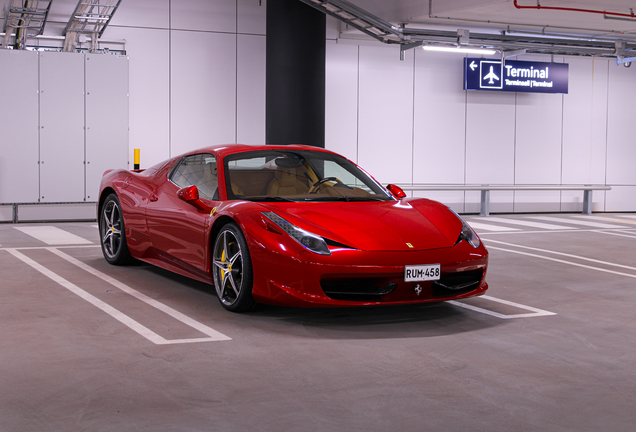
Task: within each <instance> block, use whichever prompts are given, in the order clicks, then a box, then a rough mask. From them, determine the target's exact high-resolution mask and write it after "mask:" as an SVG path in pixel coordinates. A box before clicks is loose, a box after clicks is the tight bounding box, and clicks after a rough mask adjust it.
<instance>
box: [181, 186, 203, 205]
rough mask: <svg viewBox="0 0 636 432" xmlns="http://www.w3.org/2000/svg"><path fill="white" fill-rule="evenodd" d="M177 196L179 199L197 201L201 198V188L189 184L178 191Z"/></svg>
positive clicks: (189, 201) (190, 201)
mask: <svg viewBox="0 0 636 432" xmlns="http://www.w3.org/2000/svg"><path fill="white" fill-rule="evenodd" d="M177 196H178V197H179V199H181V200H183V201H185V202H188V203H192V201H197V200H198V199H199V189H197V187H196V186H194V185H192V186H187V187H184V188H182V189H179V190H178V191H177Z"/></svg>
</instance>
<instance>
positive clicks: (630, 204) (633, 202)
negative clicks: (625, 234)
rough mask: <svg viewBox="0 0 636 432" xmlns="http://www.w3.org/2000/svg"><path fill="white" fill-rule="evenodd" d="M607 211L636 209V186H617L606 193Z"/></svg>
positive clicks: (613, 186)
mask: <svg viewBox="0 0 636 432" xmlns="http://www.w3.org/2000/svg"><path fill="white" fill-rule="evenodd" d="M605 211H607V212H615V211H630V212H633V211H636V186H633V185H632V186H615V185H612V190H610V191H607V192H606V193H605Z"/></svg>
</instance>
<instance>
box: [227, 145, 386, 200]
mask: <svg viewBox="0 0 636 432" xmlns="http://www.w3.org/2000/svg"><path fill="white" fill-rule="evenodd" d="M224 167H225V184H226V190H227V192H228V199H241V200H248V201H297V202H298V201H393V199H394V198H393V197H392V196H391V195H390V194H389V193H388V192H387V191H386V189H384V188H383V187H382V186H381V185H379V184H378V183H377V182H376V181H375V180H373V179H372V178H371V177H369V176H368V175H367V174H366V173H365V172H364V171H362V170H361V169H360V168H358V167H357V166H356V165H355V164H353V163H351V162H349V161H348V160H347V159H345V158H343V157H342V156H338V155H334V154H331V153H323V152H316V151H310V150H295V149H294V150H292V149H290V150H289V151H288V150H285V149H279V150H258V151H253V152H244V153H237V154H234V155H230V156H228V157H226V158H225V160H224Z"/></svg>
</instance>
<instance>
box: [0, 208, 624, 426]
mask: <svg viewBox="0 0 636 432" xmlns="http://www.w3.org/2000/svg"><path fill="white" fill-rule="evenodd" d="M536 216H547V217H554V218H557V219H558V221H550V220H538V219H531V217H536ZM467 219H468V220H469V221H470V222H473V223H475V226H479V228H477V229H476V230H477V231H478V232H479V233H480V235H481V236H482V239H483V240H484V242H485V244H486V246H487V247H488V248H489V251H490V268H489V272H488V281H489V284H490V290H489V291H488V293H487V294H488V297H486V298H479V299H472V300H467V301H464V302H461V303H459V302H458V303H442V304H438V305H434V306H414V307H384V308H365V309H327V310H322V309H321V310H307V309H289V308H281V307H272V306H265V307H262V308H261V309H260V310H258V311H257V312H254V313H249V314H242V315H237V314H232V313H229V312H226V311H225V310H223V309H222V308H221V306H220V305H219V303H218V301H217V299H216V297H215V295H214V293H213V291H212V290H211V289H210V288H211V287H209V286H207V285H205V284H201V283H198V282H194V281H191V280H189V279H186V278H182V277H179V276H175V275H172V274H170V273H167V272H165V271H163V270H159V269H157V268H154V267H151V266H145V265H136V266H130V267H114V266H110V265H108V264H107V263H106V262H105V260H104V259H103V257H102V255H101V251H100V249H99V247H98V236H97V229H96V226H95V224H94V223H56V224H40V225H37V224H28V225H27V224H20V225H11V224H2V225H0V341H1V350H0V431H2V432H9V431H11V432H13V431H15V432H18V431H19V432H25V431H91V432H94V431H179V432H184V431H246V430H259V431H397V430H403V431H515V432H520V431H554V432H557V431H568V432H570V431H601V430H602V431H628V430H634V424H635V423H636V410H634V404H635V398H636V396H635V395H636V367H635V365H636V325H635V324H636V319H635V312H634V310H635V306H636V255H635V254H634V252H633V251H634V242H635V241H636V216H634V215H629V214H614V215H608V214H597V215H593V216H589V217H582V216H579V215H570V214H568V215H514V216H508V215H506V216H497V217H496V218H494V219H489V218H479V217H469V218H467ZM501 219H503V220H504V221H503V222H502V221H501ZM528 222H532V223H534V224H535V226H528V225H527V224H528ZM520 223H521V224H526V225H520ZM537 223H539V224H544V226H537V225H536V224H537ZM590 223H591V224H596V225H590ZM585 224H587V225H585ZM607 225H609V226H614V227H615V228H607V227H604V226H607ZM559 226H560V227H561V228H559ZM31 227H36V230H37V229H38V228H39V229H41V228H42V227H57V228H59V229H60V230H61V234H62V235H61V236H58V237H57V238H55V237H52V238H51V237H50V238H49V239H48V241H49V243H51V244H47V243H46V242H44V241H43V237H42V233H44V232H47V233H49V234H51V233H50V229H49V228H44V230H40V232H39V233H38V231H33V230H31V231H29V229H30V228H31ZM16 228H20V229H23V228H26V231H27V232H23V231H20V230H18V229H16ZM60 230H57V231H54V233H55V232H57V233H58V234H60ZM64 233H66V234H69V233H70V234H74V235H75V236H77V237H75V236H68V235H66V234H64ZM38 236H39V237H38ZM82 239H84V244H80V243H81V240H82ZM86 241H88V242H86ZM69 243H70V245H69ZM47 248H49V249H47ZM8 249H13V250H12V251H10V250H8ZM56 252H57V254H56ZM60 252H61V253H60ZM83 265H87V266H88V267H83V268H82V267H81V266H83ZM88 270H91V271H92V273H89V271H88ZM95 270H96V271H95ZM108 276H109V277H111V278H114V281H113V279H108ZM54 279H55V280H54ZM122 283H123V284H125V285H122ZM122 289H123V290H128V293H126V292H124V291H122ZM131 294H132V295H131ZM80 295H81V296H80ZM502 301H504V302H506V303H502ZM96 305H97V306H99V307H101V309H100V308H98V307H96ZM469 308H470V309H469ZM192 320H194V321H192ZM153 335H155V336H153ZM153 338H154V339H153ZM219 339H226V340H219ZM228 339H229V340H228ZM153 340H154V342H153ZM175 340H176V341H180V342H181V343H170V342H171V341H175ZM162 341H163V342H162Z"/></svg>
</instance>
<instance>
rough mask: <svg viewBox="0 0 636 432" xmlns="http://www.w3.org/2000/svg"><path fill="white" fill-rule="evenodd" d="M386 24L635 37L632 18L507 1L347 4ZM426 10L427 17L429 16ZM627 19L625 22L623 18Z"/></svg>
mask: <svg viewBox="0 0 636 432" xmlns="http://www.w3.org/2000/svg"><path fill="white" fill-rule="evenodd" d="M349 1H350V2H351V3H353V4H355V5H356V6H358V7H361V8H362V9H365V10H366V11H368V12H370V13H371V14H374V15H377V16H378V17H380V18H382V19H384V20H386V21H390V22H392V23H407V24H412V25H413V26H416V27H429V28H434V27H435V26H440V25H443V26H450V27H455V28H465V29H484V28H494V29H499V30H505V29H507V28H508V27H510V28H511V29H518V30H528V29H532V30H535V31H536V30H539V31H543V29H545V31H546V32H549V33H564V34H565V33H568V34H590V35H597V36H598V35H607V36H619V35H620V36H619V37H621V38H625V39H636V19H632V20H631V21H625V20H615V19H605V18H604V16H603V14H602V13H592V12H576V11H561V10H546V9H541V10H536V9H517V8H516V7H515V5H514V2H513V0H349ZM518 4H519V5H520V6H535V7H536V6H537V0H518ZM540 5H541V6H542V7H563V8H578V9H589V10H594V11H606V12H613V13H621V14H630V13H631V11H630V7H631V8H635V9H636V1H634V0H631V1H626V0H598V1H590V0H576V1H574V0H540ZM429 11H430V17H429ZM626 19H627V20H629V18H626Z"/></svg>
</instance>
